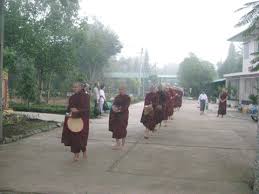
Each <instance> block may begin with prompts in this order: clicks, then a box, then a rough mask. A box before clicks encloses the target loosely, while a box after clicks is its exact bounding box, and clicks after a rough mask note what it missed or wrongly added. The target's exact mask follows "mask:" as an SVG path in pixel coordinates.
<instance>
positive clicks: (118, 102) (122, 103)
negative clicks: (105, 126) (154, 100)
mask: <svg viewBox="0 0 259 194" xmlns="http://www.w3.org/2000/svg"><path fill="white" fill-rule="evenodd" d="M113 105H115V106H117V107H118V108H119V109H120V112H114V111H113V110H111V112H110V116H109V131H111V132H112V138H115V139H123V138H125V137H126V136H127V126H128V119H129V105H130V97H129V96H128V95H126V94H125V95H118V96H116V97H115V99H114V102H113Z"/></svg>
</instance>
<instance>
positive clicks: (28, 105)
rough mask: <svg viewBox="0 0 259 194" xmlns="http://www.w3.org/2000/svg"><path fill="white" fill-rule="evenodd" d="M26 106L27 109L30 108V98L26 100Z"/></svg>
mask: <svg viewBox="0 0 259 194" xmlns="http://www.w3.org/2000/svg"><path fill="white" fill-rule="evenodd" d="M27 108H28V110H30V100H29V99H28V100H27Z"/></svg>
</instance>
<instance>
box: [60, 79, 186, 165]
mask: <svg viewBox="0 0 259 194" xmlns="http://www.w3.org/2000/svg"><path fill="white" fill-rule="evenodd" d="M72 90H73V92H74V94H73V95H72V96H71V97H70V98H69V104H68V108H67V114H66V117H65V121H64V127H63V132H62V139H61V142H62V143H63V144H64V145H65V146H70V148H71V152H72V153H74V161H78V160H79V157H80V156H79V154H80V152H83V158H87V149H86V148H87V141H88V135H89V118H90V95H89V93H87V90H85V88H84V85H83V84H81V83H75V84H73V88H72ZM182 96H183V91H182V90H181V89H179V88H176V87H171V86H170V85H166V86H165V87H164V86H162V85H160V86H158V87H156V86H152V87H151V88H150V92H149V93H147V94H146V97H145V106H144V110H143V114H142V117H141V123H143V125H144V126H145V127H146V131H145V135H144V137H145V138H149V133H150V132H155V131H156V129H157V128H156V127H157V126H159V127H161V125H162V123H164V126H166V124H167V120H169V119H172V116H173V114H174V111H175V109H180V107H181V106H182ZM130 102H131V99H130V96H129V95H127V93H126V88H125V86H120V87H119V92H118V95H117V96H116V97H115V99H114V101H113V105H112V108H111V110H110V115H109V125H108V128H109V131H110V132H112V138H114V139H115V140H116V143H115V145H113V146H112V149H114V150H119V149H122V148H123V147H124V145H125V140H126V136H127V126H128V119H129V106H130Z"/></svg>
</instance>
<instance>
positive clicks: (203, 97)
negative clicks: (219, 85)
mask: <svg viewBox="0 0 259 194" xmlns="http://www.w3.org/2000/svg"><path fill="white" fill-rule="evenodd" d="M198 102H199V103H200V114H201V115H202V114H204V110H205V106H206V104H207V103H208V96H207V95H206V94H205V92H203V91H202V92H201V94H200V96H199V98H198Z"/></svg>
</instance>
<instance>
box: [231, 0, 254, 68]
mask: <svg viewBox="0 0 259 194" xmlns="http://www.w3.org/2000/svg"><path fill="white" fill-rule="evenodd" d="M244 10H248V11H247V13H246V14H244V15H243V16H242V17H241V18H240V20H239V22H238V23H237V24H236V26H237V27H240V26H246V25H248V28H247V29H246V30H245V31H244V33H243V35H244V36H247V35H249V34H253V36H255V38H256V39H259V1H252V2H249V3H246V4H244V6H243V7H241V8H240V9H238V10H237V11H244ZM253 55H254V59H253V60H252V61H251V63H252V64H257V63H258V62H259V52H256V53H253ZM253 70H254V71H258V70H259V64H257V65H256V66H255V67H254V69H253Z"/></svg>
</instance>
